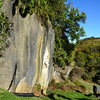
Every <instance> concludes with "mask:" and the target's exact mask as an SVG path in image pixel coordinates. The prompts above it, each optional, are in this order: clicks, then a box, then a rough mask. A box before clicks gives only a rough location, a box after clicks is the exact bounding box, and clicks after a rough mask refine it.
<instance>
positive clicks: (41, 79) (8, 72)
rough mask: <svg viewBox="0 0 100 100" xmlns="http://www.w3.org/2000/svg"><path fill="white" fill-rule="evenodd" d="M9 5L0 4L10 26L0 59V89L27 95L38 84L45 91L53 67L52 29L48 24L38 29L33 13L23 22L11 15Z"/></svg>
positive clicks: (10, 2) (8, 0)
mask: <svg viewBox="0 0 100 100" xmlns="http://www.w3.org/2000/svg"><path fill="white" fill-rule="evenodd" d="M13 1H15V0H4V3H3V4H4V5H3V7H2V9H3V11H4V12H5V13H6V14H7V16H8V17H9V20H10V22H11V23H12V24H13V26H12V29H11V32H10V33H11V37H10V39H9V41H10V45H9V47H8V48H6V50H5V52H4V54H3V56H2V57H1V58H0V88H4V89H6V90H9V91H12V92H23V93H25V92H26V93H28V92H33V87H34V85H36V84H39V83H40V84H41V87H42V89H46V88H47V87H48V83H49V81H50V78H51V72H52V66H53V65H52V57H53V49H54V31H53V29H52V25H51V23H50V21H48V24H47V27H45V26H42V25H41V21H40V20H38V19H37V16H36V15H35V14H34V13H33V14H32V15H27V16H26V17H24V18H23V17H22V16H21V15H20V13H19V11H18V10H16V11H15V13H14V14H13V10H14V9H13ZM16 9H18V8H16Z"/></svg>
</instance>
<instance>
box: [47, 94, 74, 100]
mask: <svg viewBox="0 0 100 100" xmlns="http://www.w3.org/2000/svg"><path fill="white" fill-rule="evenodd" d="M57 96H58V97H62V98H63V99H65V100H72V99H70V98H68V97H65V96H62V95H60V94H57ZM48 97H49V98H50V99H51V100H57V99H55V97H54V94H53V93H52V94H50V95H48Z"/></svg>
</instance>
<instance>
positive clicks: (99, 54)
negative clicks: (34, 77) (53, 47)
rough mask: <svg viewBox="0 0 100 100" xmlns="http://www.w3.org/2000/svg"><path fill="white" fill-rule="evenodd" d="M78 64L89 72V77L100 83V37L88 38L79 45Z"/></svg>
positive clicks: (77, 52) (76, 58)
mask: <svg viewBox="0 0 100 100" xmlns="http://www.w3.org/2000/svg"><path fill="white" fill-rule="evenodd" d="M75 62H76V65H77V66H79V67H81V68H82V69H84V70H85V72H86V73H87V75H86V77H85V78H87V79H89V80H91V81H94V82H96V83H98V84H100V38H93V37H92V38H86V39H84V40H81V41H80V43H79V44H78V46H77V51H76V55H75Z"/></svg>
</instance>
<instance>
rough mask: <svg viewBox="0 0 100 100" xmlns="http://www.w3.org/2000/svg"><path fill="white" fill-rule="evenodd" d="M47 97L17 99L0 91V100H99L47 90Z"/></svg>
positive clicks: (77, 94) (92, 97)
mask: <svg viewBox="0 0 100 100" xmlns="http://www.w3.org/2000/svg"><path fill="white" fill-rule="evenodd" d="M49 93H50V94H49V95H48V97H18V96H16V95H14V94H12V93H9V92H8V91H5V90H3V89H0V100H99V99H97V98H96V97H95V96H93V95H88V96H85V95H84V94H82V93H79V92H75V91H63V90H60V89H56V90H54V91H50V90H49Z"/></svg>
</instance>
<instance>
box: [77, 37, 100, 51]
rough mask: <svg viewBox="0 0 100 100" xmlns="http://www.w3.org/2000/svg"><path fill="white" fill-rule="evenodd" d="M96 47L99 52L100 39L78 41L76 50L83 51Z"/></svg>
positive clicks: (92, 38)
mask: <svg viewBox="0 0 100 100" xmlns="http://www.w3.org/2000/svg"><path fill="white" fill-rule="evenodd" d="M96 47H98V48H99V51H100V38H94V37H91V38H86V39H83V40H81V41H80V43H79V45H78V47H77V48H78V50H84V49H87V48H95V49H96Z"/></svg>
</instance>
